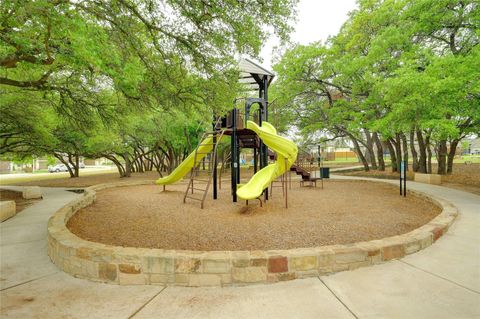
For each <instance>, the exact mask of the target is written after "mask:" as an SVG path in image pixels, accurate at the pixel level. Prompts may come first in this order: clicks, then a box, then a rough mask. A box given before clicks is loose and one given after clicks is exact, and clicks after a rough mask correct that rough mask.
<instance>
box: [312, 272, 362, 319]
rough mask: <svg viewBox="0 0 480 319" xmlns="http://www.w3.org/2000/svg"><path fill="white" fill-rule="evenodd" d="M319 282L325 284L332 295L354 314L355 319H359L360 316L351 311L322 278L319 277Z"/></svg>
mask: <svg viewBox="0 0 480 319" xmlns="http://www.w3.org/2000/svg"><path fill="white" fill-rule="evenodd" d="M317 278H318V280H320V282H321V283H322V284H324V286H325V287H327V289H328V290H329V291H330V292H331V293H332V295H333V296H335V298H336V299H337V300H338V301H339V302H340V303H341V304H342V305H343V306H344V307H345V308H346V309H347V310H348V311H349V312H350V313H351V314H352V316H353V317H354V318H355V319H358V316H357V315H356V314H355V313H354V312H353V311H352V309H350V308H349V307H348V306H347V305H346V304H345V303H344V302H343V301H342V300H341V299H340V298H339V297H338V296H337V294H336V293H335V292H334V291H333V290H332V289H330V287H329V286H328V285H327V284H326V283H325V282H324V281H323V280H322V278H320V276H319V277H317Z"/></svg>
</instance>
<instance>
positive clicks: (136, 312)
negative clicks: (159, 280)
mask: <svg viewBox="0 0 480 319" xmlns="http://www.w3.org/2000/svg"><path fill="white" fill-rule="evenodd" d="M165 289H167V286H165V287H163V288H162V289H161V290H160V291H159V292H157V293H156V294H155V295H154V296H153V297H152V298H150V299H148V300H147V302H145V303H144V304H143V305H142V306H140V308H138V309H137V310H136V311H135V312H134V313H132V314H131V315H130V316H129V317H128V319H131V318H133V317H135V316H136V315H137V314H138V313H139V312H140V311H141V310H142V309H143V308H145V306H146V305H148V304H149V303H150V302H151V301H152V300H153V299H155V298H156V297H157V296H158V295H160V294H161V293H162V292H163V291H164V290H165Z"/></svg>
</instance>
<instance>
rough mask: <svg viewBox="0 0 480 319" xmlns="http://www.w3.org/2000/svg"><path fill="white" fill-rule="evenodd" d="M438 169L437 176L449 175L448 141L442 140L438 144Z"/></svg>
mask: <svg viewBox="0 0 480 319" xmlns="http://www.w3.org/2000/svg"><path fill="white" fill-rule="evenodd" d="M437 162H438V168H437V174H440V175H445V174H447V141H446V140H440V142H438V156H437Z"/></svg>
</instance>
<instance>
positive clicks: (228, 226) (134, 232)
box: [67, 180, 440, 250]
mask: <svg viewBox="0 0 480 319" xmlns="http://www.w3.org/2000/svg"><path fill="white" fill-rule="evenodd" d="M292 184H293V186H292V189H291V190H289V192H288V199H289V208H288V209H286V208H284V199H283V198H282V196H281V188H275V189H274V194H273V199H271V200H269V201H268V203H267V204H266V205H264V207H262V208H261V207H259V205H258V201H256V202H255V201H254V202H252V201H251V202H250V205H249V206H246V205H245V201H239V202H238V203H232V202H231V198H230V196H229V194H230V189H229V186H228V185H225V187H224V189H222V190H221V191H220V192H219V199H218V200H217V201H214V200H213V199H211V194H209V197H208V200H207V201H206V202H205V209H203V210H202V209H200V207H199V206H200V204H199V203H198V202H196V201H192V200H188V199H187V203H186V204H183V194H184V190H185V185H173V186H167V191H166V192H162V191H161V187H159V186H154V185H146V186H128V187H121V188H115V189H106V190H103V191H99V192H98V193H97V200H96V202H95V203H94V204H93V205H91V206H89V207H86V208H84V209H82V210H80V211H79V212H78V213H76V214H75V215H74V216H73V217H72V218H71V219H70V221H69V222H68V225H67V226H68V228H69V229H70V230H71V231H72V232H73V233H75V234H76V235H78V236H79V237H82V238H84V239H87V240H90V241H96V242H101V243H105V244H111V245H119V246H130V247H147V248H163V249H187V250H255V249H263V250H264V249H290V248H299V247H313V246H322V245H331V244H347V243H353V242H358V241H365V240H373V239H379V238H384V237H388V236H393V235H399V234H403V233H406V232H409V231H411V230H413V229H415V228H418V227H419V226H421V225H423V224H425V223H428V222H429V221H430V220H431V219H432V218H434V217H435V216H436V215H437V214H439V212H440V208H439V207H437V206H436V205H434V204H432V203H431V202H430V201H428V200H427V199H424V198H420V197H416V196H413V195H409V196H407V198H403V197H401V196H399V194H398V189H397V188H396V187H394V186H392V185H388V184H384V183H375V182H365V181H333V180H329V181H326V182H325V187H324V189H321V188H320V187H318V188H307V187H305V188H300V187H299V185H298V182H295V183H292Z"/></svg>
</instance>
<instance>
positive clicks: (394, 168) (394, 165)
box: [384, 139, 398, 172]
mask: <svg viewBox="0 0 480 319" xmlns="http://www.w3.org/2000/svg"><path fill="white" fill-rule="evenodd" d="M384 143H385V145H386V146H387V148H388V152H389V153H390V162H391V163H392V172H396V171H398V167H397V156H396V154H395V148H394V147H393V145H392V143H391V142H390V141H389V140H388V139H387V140H385V141H384Z"/></svg>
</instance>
